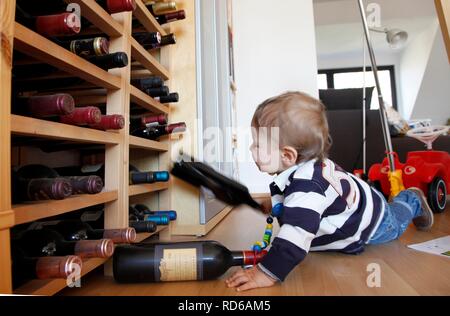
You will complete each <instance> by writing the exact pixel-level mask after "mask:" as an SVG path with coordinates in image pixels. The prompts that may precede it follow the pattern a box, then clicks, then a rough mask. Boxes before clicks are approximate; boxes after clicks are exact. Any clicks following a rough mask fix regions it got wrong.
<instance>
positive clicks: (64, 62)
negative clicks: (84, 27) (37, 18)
mask: <svg viewBox="0 0 450 316" xmlns="http://www.w3.org/2000/svg"><path fill="white" fill-rule="evenodd" d="M14 49H17V50H18V51H20V52H21V53H24V54H26V55H31V56H33V57H34V58H36V59H39V60H41V61H43V62H45V63H48V64H50V65H52V66H55V67H57V68H59V69H60V70H63V71H66V72H68V73H71V74H73V75H75V76H77V77H80V78H81V79H84V80H86V81H88V82H90V83H92V84H95V85H98V86H100V87H103V88H106V89H119V88H120V87H121V83H120V78H119V77H117V76H114V75H112V74H110V73H108V72H106V71H104V70H103V69H100V68H98V67H97V66H95V65H93V64H91V63H90V62H88V61H86V60H84V59H83V58H81V57H79V56H77V55H75V54H72V53H71V52H69V51H68V50H66V49H64V48H62V47H60V46H59V45H57V44H55V43H53V42H52V41H50V40H48V39H46V38H45V37H42V36H41V35H39V34H37V33H36V32H33V31H31V30H30V29H27V28H26V27H24V26H22V25H21V24H19V23H17V22H16V23H15V26H14Z"/></svg>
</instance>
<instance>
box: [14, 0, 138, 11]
mask: <svg viewBox="0 0 450 316" xmlns="http://www.w3.org/2000/svg"><path fill="white" fill-rule="evenodd" d="M95 1H96V2H97V3H98V4H99V5H100V6H101V7H102V8H103V9H104V10H105V11H106V12H108V13H110V14H113V13H119V12H127V11H134V9H135V8H136V2H135V0H95ZM17 2H18V3H19V4H20V6H21V7H22V8H23V9H24V10H27V11H28V12H32V13H33V14H50V13H56V12H63V11H66V10H67V2H65V1H64V0H39V1H30V0H17Z"/></svg>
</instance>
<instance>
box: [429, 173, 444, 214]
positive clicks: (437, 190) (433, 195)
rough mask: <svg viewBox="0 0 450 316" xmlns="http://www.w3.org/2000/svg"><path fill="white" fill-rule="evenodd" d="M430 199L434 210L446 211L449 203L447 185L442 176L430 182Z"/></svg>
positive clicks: (438, 211) (436, 211) (437, 211)
mask: <svg viewBox="0 0 450 316" xmlns="http://www.w3.org/2000/svg"><path fill="white" fill-rule="evenodd" d="M428 201H429V203H430V206H431V209H432V210H433V212H435V213H442V212H444V211H445V207H446V205H447V187H446V185H445V181H444V180H443V179H442V178H440V177H438V178H435V179H434V181H433V182H432V183H431V184H430V186H429V188H428Z"/></svg>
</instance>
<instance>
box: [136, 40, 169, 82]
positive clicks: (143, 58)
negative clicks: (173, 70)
mask: <svg viewBox="0 0 450 316" xmlns="http://www.w3.org/2000/svg"><path fill="white" fill-rule="evenodd" d="M131 56H132V57H133V58H134V59H136V60H137V61H139V62H140V63H141V65H142V66H143V67H145V68H146V69H148V70H150V72H152V73H153V74H156V75H158V76H160V77H162V78H163V79H164V80H168V79H169V72H168V71H167V69H165V68H164V67H163V66H161V64H159V63H158V62H157V61H156V58H155V57H153V56H152V55H151V54H150V53H149V52H147V51H146V50H145V49H144V48H143V47H142V46H141V45H140V44H139V43H138V42H137V41H136V40H135V39H134V38H132V39H131Z"/></svg>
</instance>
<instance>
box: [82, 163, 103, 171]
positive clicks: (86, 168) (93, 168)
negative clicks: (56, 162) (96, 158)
mask: <svg viewBox="0 0 450 316" xmlns="http://www.w3.org/2000/svg"><path fill="white" fill-rule="evenodd" d="M102 166H103V164H102V163H100V164H97V165H85V166H83V167H81V172H82V173H96V172H97V171H99V170H100V168H101V167H102Z"/></svg>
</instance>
